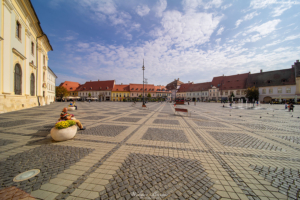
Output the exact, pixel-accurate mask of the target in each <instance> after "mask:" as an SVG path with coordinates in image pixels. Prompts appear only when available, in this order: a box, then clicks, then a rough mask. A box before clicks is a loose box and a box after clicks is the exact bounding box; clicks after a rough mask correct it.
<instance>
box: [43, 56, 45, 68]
mask: <svg viewBox="0 0 300 200" xmlns="http://www.w3.org/2000/svg"><path fill="white" fill-rule="evenodd" d="M43 64H44V66H45V55H43Z"/></svg>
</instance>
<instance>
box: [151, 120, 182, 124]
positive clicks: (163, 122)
mask: <svg viewBox="0 0 300 200" xmlns="http://www.w3.org/2000/svg"><path fill="white" fill-rule="evenodd" d="M153 123H154V124H174V125H179V121H178V120H168V119H155V120H154V121H153Z"/></svg>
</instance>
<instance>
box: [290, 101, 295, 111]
mask: <svg viewBox="0 0 300 200" xmlns="http://www.w3.org/2000/svg"><path fill="white" fill-rule="evenodd" d="M290 111H292V112H294V105H293V103H291V104H290V109H289V112H290Z"/></svg>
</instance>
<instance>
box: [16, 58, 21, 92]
mask: <svg viewBox="0 0 300 200" xmlns="http://www.w3.org/2000/svg"><path fill="white" fill-rule="evenodd" d="M15 94H18V95H21V94H22V69H21V66H20V65H19V64H16V66H15Z"/></svg>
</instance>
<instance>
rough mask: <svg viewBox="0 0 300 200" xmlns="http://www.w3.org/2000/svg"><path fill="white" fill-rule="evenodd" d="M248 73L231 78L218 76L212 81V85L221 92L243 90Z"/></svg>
mask: <svg viewBox="0 0 300 200" xmlns="http://www.w3.org/2000/svg"><path fill="white" fill-rule="evenodd" d="M248 76H249V73H246V74H237V75H232V76H218V77H214V78H213V80H212V85H213V86H215V87H216V88H220V89H222V90H234V89H245V88H246V83H247V78H248Z"/></svg>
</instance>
